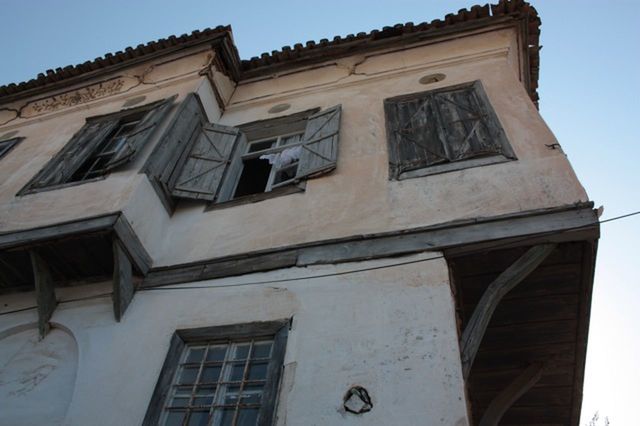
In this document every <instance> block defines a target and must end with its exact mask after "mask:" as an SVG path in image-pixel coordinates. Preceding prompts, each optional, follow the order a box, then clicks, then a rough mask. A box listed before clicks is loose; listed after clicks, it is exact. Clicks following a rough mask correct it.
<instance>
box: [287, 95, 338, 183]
mask: <svg viewBox="0 0 640 426" xmlns="http://www.w3.org/2000/svg"><path fill="white" fill-rule="evenodd" d="M341 115H342V106H341V105H337V106H334V107H331V108H328V109H325V110H323V111H320V112H318V113H316V114H313V115H312V116H310V117H309V118H308V119H307V127H306V128H305V131H304V137H303V142H304V143H303V145H302V153H301V154H300V162H299V164H298V171H297V173H296V179H304V178H308V177H310V176H314V175H319V174H323V173H327V172H329V171H331V170H333V169H335V168H336V163H337V160H338V140H339V136H340V116H341Z"/></svg>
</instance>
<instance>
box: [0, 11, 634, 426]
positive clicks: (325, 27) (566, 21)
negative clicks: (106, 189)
mask: <svg viewBox="0 0 640 426" xmlns="http://www.w3.org/2000/svg"><path fill="white" fill-rule="evenodd" d="M531 2H532V4H533V5H534V6H536V8H537V9H538V11H539V13H540V15H541V18H542V41H541V44H542V45H543V46H544V48H543V49H542V52H541V72H540V97H541V102H540V111H541V113H542V115H543V117H544V118H545V120H546V121H547V123H548V124H549V127H551V129H552V130H553V131H554V132H555V134H556V136H557V137H558V140H559V142H560V143H561V144H562V147H563V149H564V150H565V152H566V153H567V154H568V156H569V159H570V160H571V162H572V164H573V166H574V168H575V170H576V172H577V174H578V177H579V178H580V179H581V181H582V183H583V185H584V186H585V188H586V189H587V192H588V193H589V195H590V197H591V199H592V200H594V201H595V203H596V206H599V205H604V206H605V213H604V217H603V219H606V218H608V217H613V216H617V215H620V214H623V213H627V212H630V211H636V210H640V199H639V197H638V196H639V195H640V191H639V190H638V188H639V187H640V172H639V169H640V166H639V165H638V164H637V163H638V160H639V159H640V143H638V142H637V139H638V133H639V132H638V122H639V121H640V117H639V116H638V112H639V111H640V109H639V106H640V100H639V99H640V78H639V77H640V75H639V71H638V70H640V59H639V58H640V51H639V50H640V49H639V48H638V45H639V44H640V25H638V22H637V17H638V16H640V2H637V1H631V0H628V1H622V0H617V1H616V0H612V1H607V2H602V1H599V2H596V1H577V0H564V1H562V2H558V1H552V0H540V1H536V0H532V1H531ZM473 4H475V3H474V2H473V0H464V1H460V0H455V1H453V0H452V1H435V0H432V1H424V0H422V1H413V0H395V1H394V2H389V1H379V2H376V1H373V0H368V1H362V0H351V1H346V0H342V1H332V0H327V1H324V2H300V1H295V2H294V1H275V0H272V1H254V2H249V1H244V0H236V1H233V2H229V1H226V2H223V1H211V0H210V1H189V0H184V1H179V2H178V1H167V0H157V1H153V2H152V1H123V0H110V1H86V0H83V1H81V0H76V1H72V0H56V1H45V0H41V1H33V0H21V1H15V0H13V1H8V0H0V7H1V9H0V10H1V11H2V17H3V18H4V19H3V20H2V21H3V22H2V25H0V39H1V40H2V45H1V47H0V55H1V56H0V57H2V66H0V84H6V83H10V82H19V81H23V80H27V79H30V78H32V77H34V76H36V75H37V73H38V72H42V71H44V70H46V69H49V68H56V67H60V66H65V65H69V64H77V63H81V62H84V61H86V60H89V59H93V58H95V57H97V56H102V55H103V54H104V53H107V52H114V51H117V50H123V49H124V47H126V46H136V45H137V44H140V43H145V42H147V41H150V40H154V39H157V38H161V37H166V36H168V35H171V34H182V33H185V32H190V31H192V30H194V29H203V28H206V27H215V26H216V25H221V24H231V25H232V27H233V31H234V38H235V41H236V44H237V46H238V49H239V51H240V56H241V57H242V58H250V57H251V56H255V55H259V54H260V53H261V52H268V51H271V50H274V49H279V48H280V47H282V46H284V45H292V44H294V43H297V42H305V41H307V40H316V41H317V40H319V39H321V38H331V37H333V36H334V35H346V34H349V33H357V32H359V31H368V30H371V29H374V28H381V27H383V26H385V25H392V24H395V23H398V22H407V21H412V22H415V23H418V22H422V21H429V20H431V19H434V18H441V17H443V16H444V15H445V14H446V13H449V12H455V11H457V10H458V9H461V8H466V7H469V6H471V5H473ZM639 238H640V216H636V217H633V218H629V219H627V220H622V221H617V222H612V223H609V224H604V225H603V227H602V239H601V240H600V248H599V253H598V264H597V270H596V283H595V290H594V303H593V307H592V315H591V332H590V336H589V352H588V359H587V377H586V383H585V399H584V404H583V420H582V422H581V424H585V423H586V422H587V419H588V418H589V417H591V415H592V414H593V413H594V412H595V411H596V410H599V411H600V414H601V416H604V415H606V416H609V418H610V420H611V424H612V426H621V425H635V424H638V415H637V413H636V406H637V401H636V399H637V398H636V395H637V394H638V390H637V383H639V382H640V368H639V367H638V366H637V360H638V359H640V332H639V331H638V326H637V325H636V324H635V321H637V320H639V319H640V317H639V315H638V310H639V309H638V307H637V306H638V305H639V303H638V302H640V278H639V276H640V274H638V273H637V272H636V271H635V266H636V265H635V263H636V262H640V257H639V255H638V254H637V253H636V252H635V250H636V248H637V247H638V245H637V244H633V242H635V240H637V239H639Z"/></svg>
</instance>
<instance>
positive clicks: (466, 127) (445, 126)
mask: <svg viewBox="0 0 640 426" xmlns="http://www.w3.org/2000/svg"><path fill="white" fill-rule="evenodd" d="M479 90H482V87H481V86H480V85H479V84H474V85H472V86H467V87H464V88H460V89H456V90H449V91H446V92H440V93H435V94H434V95H433V97H434V100H435V102H436V104H437V111H438V119H439V121H440V123H441V125H440V126H439V131H440V132H441V139H442V140H444V141H445V144H444V149H445V151H446V154H447V158H448V159H449V161H460V160H466V159H469V158H475V157H482V156H487V155H498V154H503V143H502V138H501V137H500V135H499V134H498V133H497V132H496V129H497V126H496V124H497V123H496V122H495V120H494V117H493V116H492V114H490V113H489V112H488V110H487V106H485V105H483V101H482V100H481V98H480V97H479V96H478V91H479Z"/></svg>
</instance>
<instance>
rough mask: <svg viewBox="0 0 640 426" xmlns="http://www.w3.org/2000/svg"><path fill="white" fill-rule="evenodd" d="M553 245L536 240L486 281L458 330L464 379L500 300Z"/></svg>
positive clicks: (548, 252) (551, 249)
mask: <svg viewBox="0 0 640 426" xmlns="http://www.w3.org/2000/svg"><path fill="white" fill-rule="evenodd" d="M555 247H556V244H540V245H537V246H534V247H531V248H530V249H529V250H527V252H526V253H525V254H523V255H522V256H521V257H520V258H519V259H518V260H516V261H515V262H514V263H513V264H512V265H511V266H509V267H508V268H507V269H506V270H505V271H504V272H503V273H501V274H500V275H499V276H498V278H496V279H495V280H494V281H493V282H492V283H491V284H489V286H488V287H487V289H486V290H485V292H484V294H483V295H482V297H481V298H480V301H479V302H478V305H477V306H476V308H475V309H474V310H473V314H472V315H471V319H470V320H469V323H468V324H467V325H466V327H465V329H464V331H463V332H462V339H461V342H460V351H461V359H462V375H463V377H464V378H465V380H466V379H467V378H468V377H469V373H470V372H471V366H472V365H473V360H474V359H475V357H476V354H477V353H478V348H479V347H480V342H481V341H482V338H483V336H484V333H485V331H486V330H487V326H488V325H489V321H490V320H491V317H492V316H493V313H494V312H495V310H496V307H497V306H498V303H500V300H502V298H503V297H504V296H505V295H506V294H507V293H508V292H510V291H511V290H512V289H513V288H514V287H515V286H517V285H518V284H520V283H521V282H522V281H523V280H524V279H525V278H526V277H527V276H529V274H530V273H531V272H533V271H534V270H535V269H536V268H537V267H538V265H540V264H541V263H542V262H543V261H544V260H545V259H546V258H547V256H549V254H551V252H552V251H553V250H554V249H555Z"/></svg>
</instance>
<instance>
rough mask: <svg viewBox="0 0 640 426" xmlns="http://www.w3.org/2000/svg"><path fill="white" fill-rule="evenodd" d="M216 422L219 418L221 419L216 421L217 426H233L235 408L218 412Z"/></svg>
mask: <svg viewBox="0 0 640 426" xmlns="http://www.w3.org/2000/svg"><path fill="white" fill-rule="evenodd" d="M216 411H217V413H216V414H217V415H216V420H217V417H218V416H219V417H220V421H219V422H218V421H216V422H215V423H214V424H215V426H218V425H220V426H232V425H233V414H234V413H235V411H236V410H235V408H225V409H222V410H216Z"/></svg>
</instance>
